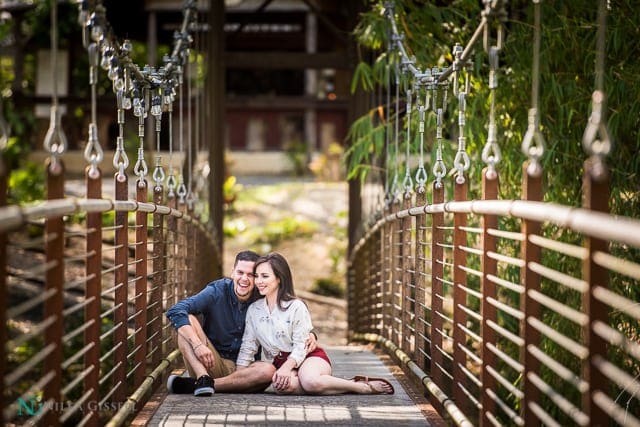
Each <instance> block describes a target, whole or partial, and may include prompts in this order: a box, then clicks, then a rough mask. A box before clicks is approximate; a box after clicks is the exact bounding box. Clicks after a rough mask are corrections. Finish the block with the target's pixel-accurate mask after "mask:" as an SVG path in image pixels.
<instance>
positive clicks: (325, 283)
mask: <svg viewBox="0 0 640 427" xmlns="http://www.w3.org/2000/svg"><path fill="white" fill-rule="evenodd" d="M311 292H313V293H314V294H318V295H324V296H327V297H334V298H343V297H344V294H345V289H344V285H343V284H342V282H340V281H338V280H336V279H334V278H331V277H322V278H319V279H316V281H315V283H314V284H313V287H312V288H311Z"/></svg>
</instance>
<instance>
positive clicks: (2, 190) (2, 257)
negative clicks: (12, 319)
mask: <svg viewBox="0 0 640 427" xmlns="http://www.w3.org/2000/svg"><path fill="white" fill-rule="evenodd" d="M3 155H4V153H3V152H2V151H0V208H1V207H3V206H6V205H7V176H8V175H9V171H8V170H7V167H6V164H5V162H4V159H3V158H2V157H3ZM6 313H7V235H6V233H3V232H0V325H6V324H7V314H6ZM7 339H8V336H7V328H0V380H1V381H3V382H4V376H5V373H6V372H5V371H6V369H5V368H6V365H7V353H6V345H7ZM6 407H7V402H5V398H4V396H0V414H4V409H5V408H6Z"/></svg>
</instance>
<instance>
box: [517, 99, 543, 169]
mask: <svg viewBox="0 0 640 427" xmlns="http://www.w3.org/2000/svg"><path fill="white" fill-rule="evenodd" d="M528 122H529V124H528V126H527V132H526V133H525V134H524V138H522V152H523V153H524V155H525V156H527V157H528V158H529V160H530V163H529V166H528V169H527V173H528V174H529V175H530V176H539V175H540V173H542V167H541V165H540V159H541V158H542V155H543V154H544V147H545V145H546V144H545V140H544V136H543V135H542V132H540V122H539V116H538V110H537V109H536V108H531V109H529V119H528Z"/></svg>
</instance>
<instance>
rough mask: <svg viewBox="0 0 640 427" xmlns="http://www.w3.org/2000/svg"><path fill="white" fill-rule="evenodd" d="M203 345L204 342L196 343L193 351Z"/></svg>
mask: <svg viewBox="0 0 640 427" xmlns="http://www.w3.org/2000/svg"><path fill="white" fill-rule="evenodd" d="M201 345H204V343H200V344H196V345H194V346H193V351H196V349H197V348H198V347H200V346H201Z"/></svg>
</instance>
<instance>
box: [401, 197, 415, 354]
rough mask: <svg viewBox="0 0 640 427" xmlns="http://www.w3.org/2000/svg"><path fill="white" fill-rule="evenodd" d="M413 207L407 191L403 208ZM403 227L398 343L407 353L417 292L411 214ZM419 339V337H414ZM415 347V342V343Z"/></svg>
mask: <svg viewBox="0 0 640 427" xmlns="http://www.w3.org/2000/svg"><path fill="white" fill-rule="evenodd" d="M410 207H411V193H410V192H409V191H407V192H406V193H405V194H404V201H403V204H402V208H403V209H409V208H410ZM400 224H401V227H402V233H401V240H400V241H401V242H402V245H401V246H400V252H401V255H400V260H401V261H400V266H401V269H402V271H401V277H402V282H401V283H400V295H401V300H400V307H401V310H402V313H401V314H400V319H401V320H402V325H401V326H400V327H401V329H402V341H401V342H399V343H398V346H399V347H400V348H401V349H402V350H403V351H404V352H405V353H406V354H411V352H412V349H411V335H412V333H411V314H412V313H413V312H414V307H412V304H411V301H412V300H415V292H412V291H411V288H412V283H413V281H414V277H413V271H415V267H414V265H415V264H414V253H413V251H412V250H411V247H412V246H411V243H412V239H411V230H412V228H413V217H412V216H410V215H407V216H405V217H404V218H402V222H401V223H400ZM414 339H417V338H414ZM414 349H415V344H414Z"/></svg>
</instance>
